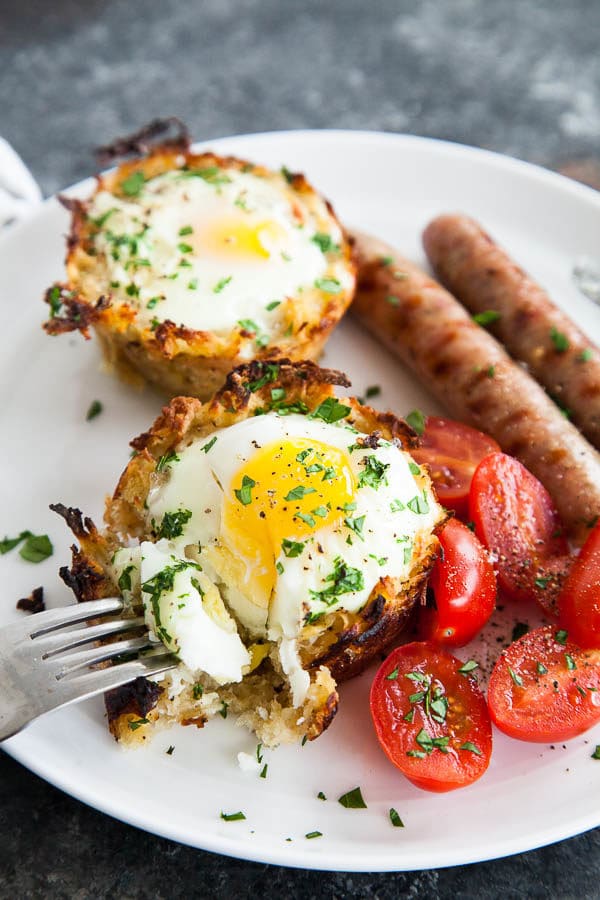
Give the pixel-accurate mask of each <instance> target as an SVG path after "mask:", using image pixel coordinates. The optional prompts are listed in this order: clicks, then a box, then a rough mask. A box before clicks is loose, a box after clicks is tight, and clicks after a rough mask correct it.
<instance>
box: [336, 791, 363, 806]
mask: <svg viewBox="0 0 600 900" xmlns="http://www.w3.org/2000/svg"><path fill="white" fill-rule="evenodd" d="M338 803H339V804H340V805H341V806H344V807H345V808H346V809H366V808H367V804H366V803H365V801H364V798H363V795H362V792H361V790H360V788H359V787H355V788H353V789H352V790H351V791H348V792H347V793H346V794H342V796H341V797H338Z"/></svg>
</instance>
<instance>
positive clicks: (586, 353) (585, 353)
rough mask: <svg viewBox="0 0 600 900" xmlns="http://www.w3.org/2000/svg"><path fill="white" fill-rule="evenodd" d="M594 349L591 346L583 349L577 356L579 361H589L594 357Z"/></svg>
mask: <svg viewBox="0 0 600 900" xmlns="http://www.w3.org/2000/svg"><path fill="white" fill-rule="evenodd" d="M593 357H594V351H593V350H592V348H591V347H586V348H585V350H582V351H581V353H580V354H579V356H578V357H577V362H589V361H590V359H593Z"/></svg>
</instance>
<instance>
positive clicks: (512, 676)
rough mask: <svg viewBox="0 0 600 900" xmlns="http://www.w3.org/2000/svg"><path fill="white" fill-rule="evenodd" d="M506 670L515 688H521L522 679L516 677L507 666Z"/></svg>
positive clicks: (518, 676)
mask: <svg viewBox="0 0 600 900" xmlns="http://www.w3.org/2000/svg"><path fill="white" fill-rule="evenodd" d="M506 668H507V669H508V674H509V675H510V677H511V678H512V680H513V682H514V683H515V684H516V686H517V687H523V679H522V678H521V676H520V675H517V673H516V672H514V671H513V670H512V669H511V667H510V666H507V667H506Z"/></svg>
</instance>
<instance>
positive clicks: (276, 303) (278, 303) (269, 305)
mask: <svg viewBox="0 0 600 900" xmlns="http://www.w3.org/2000/svg"><path fill="white" fill-rule="evenodd" d="M278 306H281V300H271V302H270V303H267V305H266V307H265V309H266V310H267V312H273V310H274V309H277V307H278Z"/></svg>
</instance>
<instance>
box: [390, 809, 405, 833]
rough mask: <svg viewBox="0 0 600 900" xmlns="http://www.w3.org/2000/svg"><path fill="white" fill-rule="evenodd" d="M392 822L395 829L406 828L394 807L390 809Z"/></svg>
mask: <svg viewBox="0 0 600 900" xmlns="http://www.w3.org/2000/svg"><path fill="white" fill-rule="evenodd" d="M390 822H391V823H392V825H393V826H394V828H404V822H403V821H402V819H401V818H400V816H399V815H398V813H397V812H396V810H395V809H394V807H393V806H392V807H391V808H390Z"/></svg>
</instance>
